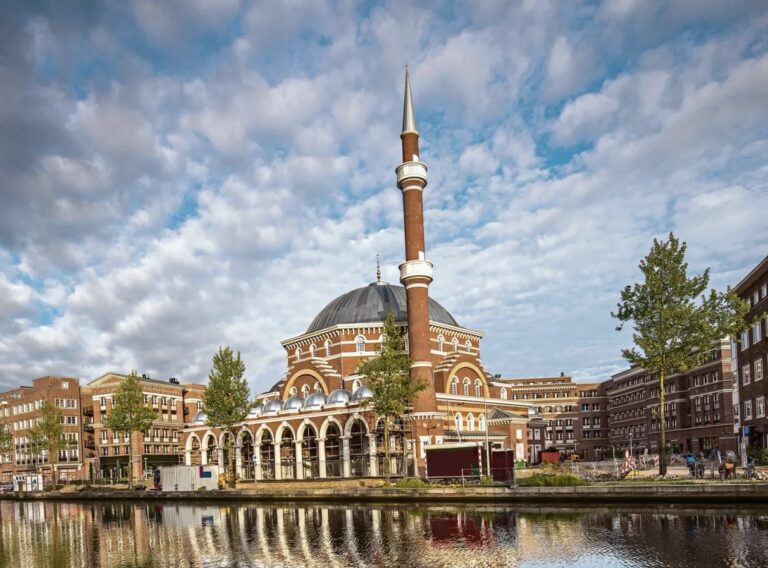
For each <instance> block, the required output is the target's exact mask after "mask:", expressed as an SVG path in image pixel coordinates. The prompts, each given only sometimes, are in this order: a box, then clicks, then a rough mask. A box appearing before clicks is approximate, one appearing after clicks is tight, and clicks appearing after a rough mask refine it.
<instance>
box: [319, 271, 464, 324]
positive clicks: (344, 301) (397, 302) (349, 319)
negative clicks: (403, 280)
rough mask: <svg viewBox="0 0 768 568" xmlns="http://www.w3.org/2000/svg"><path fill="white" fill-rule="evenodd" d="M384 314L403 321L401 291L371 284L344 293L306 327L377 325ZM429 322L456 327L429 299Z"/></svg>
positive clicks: (406, 318) (387, 285)
mask: <svg viewBox="0 0 768 568" xmlns="http://www.w3.org/2000/svg"><path fill="white" fill-rule="evenodd" d="M387 312H393V313H394V314H395V320H396V321H397V322H398V323H406V322H407V320H408V312H407V308H406V298H405V288H403V287H402V286H393V285H391V284H378V283H376V282H374V283H373V284H369V285H368V286H363V287H362V288H358V289H357V290H352V291H351V292H347V293H346V294H343V295H341V296H339V297H338V298H336V299H335V300H333V301H332V302H331V303H330V304H328V305H327V306H325V307H324V308H323V309H322V310H321V311H320V313H319V314H317V316H316V317H315V319H313V320H312V323H311V324H309V328H307V333H312V332H313V331H319V330H321V329H325V328H327V327H331V326H334V325H339V324H345V323H371V322H381V321H384V317H385V316H386V315H387ZM429 319H430V320H431V321H435V322H438V323H443V324H446V325H452V326H454V327H459V324H458V323H457V322H456V320H455V319H453V316H452V315H451V314H450V313H449V312H448V310H446V309H445V308H444V307H443V306H441V305H440V304H438V303H437V302H436V301H434V300H433V299H432V298H430V299H429Z"/></svg>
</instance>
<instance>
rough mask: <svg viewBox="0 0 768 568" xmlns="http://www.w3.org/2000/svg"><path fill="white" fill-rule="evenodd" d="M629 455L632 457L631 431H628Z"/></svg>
mask: <svg viewBox="0 0 768 568" xmlns="http://www.w3.org/2000/svg"><path fill="white" fill-rule="evenodd" d="M629 457H630V458H632V432H630V433H629Z"/></svg>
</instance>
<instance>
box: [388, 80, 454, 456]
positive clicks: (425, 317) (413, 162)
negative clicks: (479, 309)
mask: <svg viewBox="0 0 768 568" xmlns="http://www.w3.org/2000/svg"><path fill="white" fill-rule="evenodd" d="M400 139H401V141H402V148H403V163H402V164H400V165H399V166H398V167H397V169H396V170H395V172H396V173H397V187H398V188H399V189H400V191H401V192H402V193H403V214H404V226H405V262H404V263H402V264H401V265H400V282H401V283H402V284H403V286H404V287H405V290H406V297H407V303H408V340H409V348H410V355H411V360H412V363H411V371H410V376H411V381H413V382H418V381H421V382H423V383H425V384H426V385H427V387H426V388H425V389H424V390H422V391H420V392H418V393H417V394H416V396H415V398H414V401H413V412H412V413H411V415H410V416H409V418H410V420H411V421H412V425H413V431H414V437H415V439H416V441H417V451H416V457H417V461H418V463H419V465H420V466H423V460H422V458H421V456H422V453H423V451H422V446H423V445H424V444H428V443H435V441H436V438H437V437H440V438H442V435H443V419H444V416H443V414H442V413H440V412H438V411H437V399H436V397H435V385H434V377H433V374H432V362H431V359H432V357H431V356H430V337H429V284H430V283H431V282H432V263H431V262H429V261H428V260H427V258H426V254H425V250H426V247H425V245H424V205H423V193H424V189H425V188H426V187H427V165H426V164H424V163H423V162H422V161H421V160H420V159H419V132H418V130H416V116H415V113H414V109H413V97H412V95H411V80H410V76H409V74H408V68H407V67H406V69H405V100H404V102H403V131H402V133H401V134H400Z"/></svg>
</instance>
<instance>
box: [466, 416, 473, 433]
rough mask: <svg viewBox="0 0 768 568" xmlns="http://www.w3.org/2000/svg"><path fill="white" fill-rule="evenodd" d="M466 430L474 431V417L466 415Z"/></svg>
mask: <svg viewBox="0 0 768 568" xmlns="http://www.w3.org/2000/svg"><path fill="white" fill-rule="evenodd" d="M467 430H469V431H470V432H474V431H475V417H474V415H472V414H469V415H467Z"/></svg>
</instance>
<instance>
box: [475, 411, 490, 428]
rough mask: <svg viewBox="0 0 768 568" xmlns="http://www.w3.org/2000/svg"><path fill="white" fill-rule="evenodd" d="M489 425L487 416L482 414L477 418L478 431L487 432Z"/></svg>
mask: <svg viewBox="0 0 768 568" xmlns="http://www.w3.org/2000/svg"><path fill="white" fill-rule="evenodd" d="M487 427H488V425H487V424H486V423H485V414H481V415H480V416H478V417H477V429H478V430H480V431H481V432H485V429H486V428H487Z"/></svg>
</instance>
